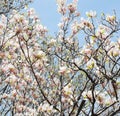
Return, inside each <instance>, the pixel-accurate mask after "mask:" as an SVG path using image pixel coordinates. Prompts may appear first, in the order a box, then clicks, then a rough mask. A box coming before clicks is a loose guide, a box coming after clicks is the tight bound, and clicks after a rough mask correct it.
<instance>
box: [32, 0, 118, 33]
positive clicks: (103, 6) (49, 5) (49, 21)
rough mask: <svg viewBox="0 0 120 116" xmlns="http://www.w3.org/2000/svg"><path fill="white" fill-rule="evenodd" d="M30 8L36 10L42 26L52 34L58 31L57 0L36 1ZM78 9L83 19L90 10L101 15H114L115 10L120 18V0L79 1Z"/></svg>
mask: <svg viewBox="0 0 120 116" xmlns="http://www.w3.org/2000/svg"><path fill="white" fill-rule="evenodd" d="M68 1H70V0H68ZM30 7H33V8H34V9H35V10H36V12H37V14H38V16H39V18H40V20H41V22H42V24H43V25H45V26H47V27H48V29H49V31H50V32H51V33H52V34H53V33H54V32H56V31H57V24H58V22H59V21H60V15H59V14H58V13H57V6H56V0H34V2H33V3H32V4H31V5H30ZM78 9H79V11H80V13H81V16H82V17H83V16H85V12H86V11H90V10H95V11H96V12H97V13H98V15H100V14H101V12H104V13H107V14H112V11H113V10H114V9H115V10H116V12H117V14H118V16H119V17H120V0H79V4H78Z"/></svg>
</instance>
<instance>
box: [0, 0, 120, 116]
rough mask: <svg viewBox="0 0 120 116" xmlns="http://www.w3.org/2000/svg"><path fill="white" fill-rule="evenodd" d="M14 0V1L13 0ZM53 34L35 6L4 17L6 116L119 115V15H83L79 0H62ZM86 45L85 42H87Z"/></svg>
mask: <svg viewBox="0 0 120 116" xmlns="http://www.w3.org/2000/svg"><path fill="white" fill-rule="evenodd" d="M11 1H12V0H11ZM57 6H58V12H59V13H60V15H61V22H60V23H59V24H58V26H59V31H58V32H57V33H56V35H55V36H50V35H49V33H48V30H47V28H46V27H45V26H43V25H42V24H41V23H40V21H39V19H38V17H37V16H36V14H35V12H34V10H33V9H30V10H27V11H26V12H25V11H24V12H17V11H16V10H12V11H11V14H10V15H9V17H7V16H6V15H4V13H2V15H1V17H0V113H1V114H0V115H1V116H103V115H105V116H114V115H115V116H117V115H119V114H120V103H119V100H120V91H119V90H120V38H119V34H120V33H119V31H120V22H119V20H118V19H117V16H116V13H115V12H114V13H113V14H112V15H105V14H104V13H103V14H102V15H101V16H100V18H99V20H98V17H97V14H96V12H95V11H90V12H86V15H87V17H86V18H81V16H80V13H79V12H78V11H77V0H73V1H72V2H71V3H68V2H67V1H65V0H57ZM82 43H84V44H82Z"/></svg>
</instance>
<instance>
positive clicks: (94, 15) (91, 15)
mask: <svg viewBox="0 0 120 116" xmlns="http://www.w3.org/2000/svg"><path fill="white" fill-rule="evenodd" d="M86 15H87V16H88V17H91V18H92V17H96V11H92V10H91V11H90V12H86Z"/></svg>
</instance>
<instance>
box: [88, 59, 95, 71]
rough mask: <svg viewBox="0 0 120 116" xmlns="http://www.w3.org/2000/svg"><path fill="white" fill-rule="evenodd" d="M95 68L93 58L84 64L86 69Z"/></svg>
mask: <svg viewBox="0 0 120 116" xmlns="http://www.w3.org/2000/svg"><path fill="white" fill-rule="evenodd" d="M95 66H96V61H95V60H94V59H93V58H91V59H90V60H89V61H88V62H87V64H86V67H87V69H93V68H94V67H95Z"/></svg>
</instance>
